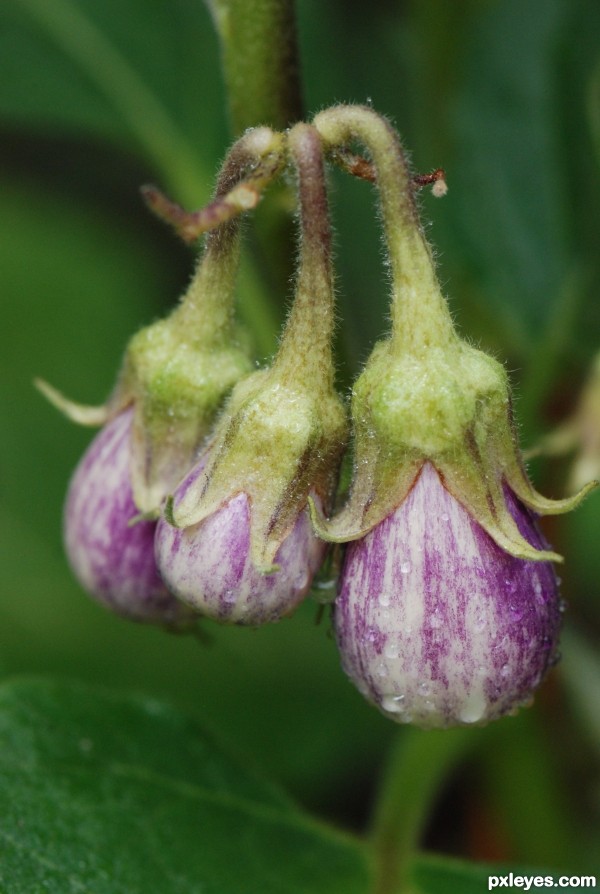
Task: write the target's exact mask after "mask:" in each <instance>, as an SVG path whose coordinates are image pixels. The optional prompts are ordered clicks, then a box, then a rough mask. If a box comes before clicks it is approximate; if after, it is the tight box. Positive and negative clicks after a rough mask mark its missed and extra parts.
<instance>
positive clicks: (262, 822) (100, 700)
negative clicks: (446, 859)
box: [0, 682, 367, 894]
mask: <svg viewBox="0 0 600 894" xmlns="http://www.w3.org/2000/svg"><path fill="white" fill-rule="evenodd" d="M0 805H1V808H0V855H1V859H0V881H1V882H2V885H3V891H4V892H6V894H21V892H23V894H25V892H26V894H31V892H32V891H38V890H39V891H41V890H44V891H48V892H56V894H65V892H68V891H73V892H75V891H94V894H114V892H115V891H117V890H119V891H127V892H128V894H136V892H139V894H154V892H156V894H194V892H198V894H200V892H202V894H209V892H215V894H216V892H219V894H227V892H232V894H240V892H242V891H243V892H248V894H254V892H256V894H269V892H273V894H282V892H289V894H292V892H293V894H300V892H304V894H319V892H323V894H335V892H338V894H359V892H364V891H365V890H366V886H367V868H366V860H365V857H364V854H363V852H362V849H361V847H360V846H359V845H358V843H356V842H354V841H353V840H352V839H350V838H349V837H346V836H343V835H341V834H339V833H336V832H334V831H333V830H332V829H330V828H328V827H326V826H323V825H320V824H318V823H316V822H315V821H313V820H312V819H311V818H310V817H308V816H307V815H305V814H303V813H301V812H300V811H299V810H298V809H297V808H295V807H294V805H293V804H292V803H291V802H290V801H289V800H288V799H287V798H286V797H285V796H283V795H282V794H281V793H280V792H279V791H277V790H276V789H274V788H272V787H271V786H270V785H269V784H267V783H265V782H263V781H262V780H260V779H258V778H256V777H255V776H254V775H253V773H252V772H249V771H248V770H247V769H245V768H244V767H242V766H240V765H239V763H238V762H237V761H234V760H233V759H232V758H231V757H230V756H229V755H227V754H225V753H224V752H223V751H222V750H221V748H220V747H219V746H218V745H217V744H216V743H215V742H214V741H213V739H212V738H211V737H210V736H208V735H207V734H206V733H205V732H204V731H203V730H202V728H201V727H200V726H199V725H198V724H197V723H196V722H194V721H192V720H189V719H186V718H185V717H183V716H182V715H180V714H178V713H177V712H175V711H174V710H172V709H170V708H169V707H167V706H165V705H163V704H160V703H158V702H155V701H150V700H144V699H133V698H130V699H125V698H120V697H116V696H112V695H109V694H106V693H102V692H94V691H92V690H89V689H86V688H83V687H80V686H68V685H66V684H51V683H37V682H17V683H12V684H5V685H4V686H3V687H2V688H1V690H0Z"/></svg>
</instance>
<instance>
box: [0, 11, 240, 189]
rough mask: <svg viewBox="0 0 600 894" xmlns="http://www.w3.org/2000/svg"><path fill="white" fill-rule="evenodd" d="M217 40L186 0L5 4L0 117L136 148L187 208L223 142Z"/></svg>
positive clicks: (208, 177)
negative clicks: (186, 203) (207, 166)
mask: <svg viewBox="0 0 600 894" xmlns="http://www.w3.org/2000/svg"><path fill="white" fill-rule="evenodd" d="M219 72H220V66H219V62H218V57H217V41H216V37H215V35H214V33H213V28H212V23H211V21H210V17H209V14H208V11H207V9H206V8H205V4H204V3H202V2H193V3H189V2H185V0H154V2H152V3H150V4H148V3H145V2H143V0H127V2H126V3H123V2H120V0H106V2H103V3H97V2H95V0H53V2H52V3H47V2H45V0H6V2H4V3H3V4H2V5H1V6H0V114H1V115H2V117H3V118H4V119H5V121H7V122H13V123H14V124H15V125H21V126H23V125H25V126H27V127H29V128H34V129H36V130H37V131H42V132H44V133H53V132H54V133H56V132H59V133H61V132H67V133H73V134H81V133H82V132H83V133H88V132H89V133H94V134H96V135H99V136H101V137H103V138H108V139H111V140H113V141H117V142H118V143H120V144H121V145H122V146H125V147H128V148H134V149H136V150H137V151H140V152H141V153H142V154H143V155H144V156H145V157H146V159H147V160H148V161H150V162H151V163H152V164H153V165H154V167H155V169H156V170H157V171H158V172H159V173H160V175H161V176H162V177H163V178H165V181H166V182H165V183H164V185H166V186H168V187H169V188H171V189H173V190H175V192H176V195H177V197H178V198H179V199H180V200H181V201H184V202H192V203H193V202H195V203H198V204H199V203H201V202H202V201H205V200H206V198H207V196H208V189H209V187H210V184H211V183H212V173H213V172H212V170H210V169H208V170H207V169H206V166H205V164H206V163H205V161H204V159H205V158H206V157H211V158H212V157H213V156H214V155H215V154H216V153H217V152H218V153H220V152H222V148H223V146H224V145H225V144H226V142H227V138H226V130H225V122H224V118H225V116H224V113H223V112H222V111H221V108H222V106H223V102H224V101H223V94H222V92H221V91H220V90H219V89H215V88H216V84H218V82H219Z"/></svg>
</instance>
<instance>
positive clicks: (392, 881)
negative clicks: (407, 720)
mask: <svg viewBox="0 0 600 894" xmlns="http://www.w3.org/2000/svg"><path fill="white" fill-rule="evenodd" d="M478 740H479V737H478V736H477V732H476V731H474V730H472V729H466V728H457V729H452V730H443V731H438V730H433V731H427V732H424V731H422V730H417V729H406V730H402V732H401V733H400V734H399V735H398V737H397V740H396V744H395V747H394V748H393V750H392V754H391V757H390V760H389V764H388V767H387V771H386V773H385V774H384V778H383V780H382V784H381V788H380V791H381V795H380V797H379V800H378V803H377V808H376V813H375V816H374V820H373V827H372V832H371V843H372V848H373V856H374V860H375V875H374V885H373V894H405V892H406V891H407V890H408V871H409V865H410V861H411V859H412V857H414V855H415V852H416V849H417V847H418V845H419V841H420V838H421V835H422V832H423V829H424V826H425V823H426V821H427V818H428V816H429V813H430V811H431V807H432V803H433V801H434V799H435V797H436V795H437V794H438V792H439V790H440V787H441V785H442V783H443V782H444V780H445V779H446V778H447V777H448V775H449V773H450V771H451V770H452V768H453V767H454V766H456V764H457V763H458V761H459V760H460V759H461V758H462V757H463V756H464V754H465V752H466V751H467V749H468V748H470V747H471V746H472V745H475V744H476V743H477V741H478Z"/></svg>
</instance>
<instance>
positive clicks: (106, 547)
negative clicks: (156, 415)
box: [64, 407, 193, 627]
mask: <svg viewBox="0 0 600 894" xmlns="http://www.w3.org/2000/svg"><path fill="white" fill-rule="evenodd" d="M132 422H133V410H132V409H131V408H130V407H129V408H127V409H125V410H123V411H122V412H121V413H119V414H118V415H117V416H115V417H114V418H113V419H111V421H110V422H108V423H107V424H106V425H105V426H104V428H103V429H102V431H101V432H100V433H99V434H98V435H97V436H96V437H95V438H94V440H93V441H92V443H91V444H90V446H89V447H88V449H87V451H86V453H85V454H84V456H83V457H82V459H81V461H80V462H79V465H78V466H77V469H76V470H75V473H74V475H73V477H72V479H71V483H70V485H69V492H68V494H67V502H66V505H65V518H64V528H65V549H66V552H67V556H68V558H69V562H70V564H71V568H72V569H73V571H74V572H75V575H76V577H77V579H78V580H79V582H80V583H81V585H82V587H84V589H85V590H87V591H88V593H91V594H92V595H93V596H95V597H96V598H97V599H98V601H100V602H102V603H103V604H104V605H107V606H108V607H109V608H111V609H113V610H114V611H115V612H117V613H118V614H120V615H123V616H124V617H127V618H130V619H131V620H133V621H148V622H154V623H157V624H162V625H165V626H168V627H177V626H179V625H183V624H185V622H186V621H187V620H191V618H192V615H193V613H192V612H191V611H190V609H189V608H188V606H185V605H183V604H182V603H180V602H179V601H178V600H176V599H175V598H174V597H173V596H172V595H171V593H169V592H168V590H167V588H166V587H165V585H164V583H163V581H162V579H161V577H160V575H159V573H158V569H157V567H156V562H155V561H154V532H155V529H156V522H155V521H143V520H142V521H139V522H137V523H136V524H133V525H132V524H130V522H131V520H132V519H133V518H135V516H136V515H137V514H138V510H137V507H136V505H135V503H134V501H133V494H132V490H131V482H130V472H129V466H130V459H131V443H132V442H131V427H132Z"/></svg>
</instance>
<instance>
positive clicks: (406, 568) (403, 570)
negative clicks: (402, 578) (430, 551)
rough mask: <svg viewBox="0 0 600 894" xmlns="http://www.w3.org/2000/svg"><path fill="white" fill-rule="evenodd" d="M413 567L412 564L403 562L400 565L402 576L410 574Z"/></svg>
mask: <svg viewBox="0 0 600 894" xmlns="http://www.w3.org/2000/svg"><path fill="white" fill-rule="evenodd" d="M411 567H412V566H411V564H410V562H402V564H401V565H400V574H409V573H410V569H411Z"/></svg>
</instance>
